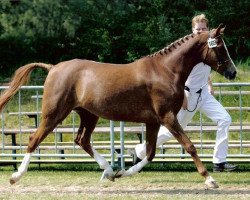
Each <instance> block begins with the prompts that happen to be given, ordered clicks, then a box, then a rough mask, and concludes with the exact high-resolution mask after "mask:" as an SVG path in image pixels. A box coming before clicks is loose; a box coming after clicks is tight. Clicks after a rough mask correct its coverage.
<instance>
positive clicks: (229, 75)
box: [224, 71, 237, 80]
mask: <svg viewBox="0 0 250 200" xmlns="http://www.w3.org/2000/svg"><path fill="white" fill-rule="evenodd" d="M236 74H237V72H236V71H233V72H231V71H226V72H225V73H224V76H225V78H227V79H229V80H234V79H235V77H236Z"/></svg>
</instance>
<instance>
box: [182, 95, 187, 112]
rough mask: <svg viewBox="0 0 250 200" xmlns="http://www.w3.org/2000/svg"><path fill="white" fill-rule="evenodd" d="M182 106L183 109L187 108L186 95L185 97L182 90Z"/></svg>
mask: <svg viewBox="0 0 250 200" xmlns="http://www.w3.org/2000/svg"><path fill="white" fill-rule="evenodd" d="M182 108H183V110H187V108H188V102H187V97H186V93H185V92H184V98H183V102H182Z"/></svg>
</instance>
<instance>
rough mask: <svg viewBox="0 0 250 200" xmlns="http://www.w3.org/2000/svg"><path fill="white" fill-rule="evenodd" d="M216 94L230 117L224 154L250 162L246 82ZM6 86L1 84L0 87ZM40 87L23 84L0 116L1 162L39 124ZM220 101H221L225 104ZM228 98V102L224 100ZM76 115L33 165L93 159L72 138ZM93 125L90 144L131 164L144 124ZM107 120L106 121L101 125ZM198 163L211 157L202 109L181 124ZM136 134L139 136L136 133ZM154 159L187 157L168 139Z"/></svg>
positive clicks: (15, 158)
mask: <svg viewBox="0 0 250 200" xmlns="http://www.w3.org/2000/svg"><path fill="white" fill-rule="evenodd" d="M213 85H214V88H215V89H216V92H215V95H216V97H217V99H218V100H219V101H221V103H222V104H223V105H224V107H225V108H226V109H227V110H228V112H229V113H230V114H231V116H233V117H232V118H233V123H232V125H231V127H230V134H229V135H230V142H229V154H228V158H229V159H231V161H234V160H235V161H237V162H239V161H243V162H250V150H249V149H250V148H249V147H250V121H249V120H250V98H249V96H250V83H214V84H213ZM6 88H7V87H6V86H0V92H1V90H4V89H6ZM42 93H43V86H23V87H21V89H20V90H19V92H18V94H17V95H16V96H15V98H14V99H13V100H12V101H11V102H9V104H8V105H7V106H6V108H5V109H4V111H3V112H2V113H1V115H0V124H1V125H0V131H1V137H0V165H1V164H13V165H16V163H18V162H21V159H22V157H23V155H24V153H25V150H26V149H27V142H28V137H29V134H31V133H33V132H34V131H35V130H36V127H37V126H38V125H39V120H40V118H39V117H40V114H41V95H42ZM224 101H225V103H224ZM228 101H229V102H230V103H228ZM77 118H78V116H77V115H76V114H75V113H74V112H72V113H71V114H70V116H68V117H67V120H66V121H67V122H66V123H64V122H63V124H61V125H60V126H58V127H57V128H56V129H55V130H54V131H53V132H52V133H51V134H50V135H49V137H48V139H46V140H45V141H44V142H42V144H41V145H40V146H39V147H38V148H37V150H36V152H35V154H34V156H33V157H34V159H33V160H32V162H34V163H54V162H72V163H75V162H93V161H94V160H93V159H91V158H90V156H89V155H87V154H86V153H85V152H84V151H83V150H81V149H80V147H79V146H77V145H75V143H74V138H75V137H76V134H77V130H78V122H79V121H78V119H77ZM108 123H109V124H108V125H105V126H103V125H101V124H99V125H98V127H96V129H95V131H94V134H93V140H92V145H93V146H94V148H96V149H97V150H98V151H99V152H100V153H101V154H102V155H103V156H104V157H106V158H107V159H108V160H109V161H110V162H111V164H112V166H115V165H116V164H117V165H119V167H121V168H124V167H125V164H126V162H131V161H132V157H131V155H130V154H129V152H131V150H133V149H134V147H135V145H136V144H137V143H139V142H142V141H143V140H144V133H145V126H144V125H143V124H130V123H124V122H118V123H117V122H113V121H110V122H108ZM106 124H107V123H106ZM186 132H187V134H188V135H189V137H190V138H191V140H192V141H193V142H194V144H195V146H196V147H197V149H198V153H199V155H200V157H201V158H202V160H203V161H206V160H207V161H211V160H212V154H213V147H214V143H215V139H214V138H215V132H216V124H213V123H212V122H210V121H209V120H208V119H206V118H205V117H204V116H202V114H201V113H197V114H196V115H195V117H194V121H192V122H191V123H190V125H189V126H188V127H187V128H186ZM137 136H138V137H137ZM154 160H155V161H159V162H164V161H168V162H170V161H176V160H178V161H185V162H187V161H190V156H189V155H188V154H186V153H185V151H184V150H183V148H182V147H181V146H180V145H179V144H178V143H177V142H176V141H175V140H172V141H170V142H168V143H166V144H164V145H162V146H161V147H159V148H158V149H157V152H156V158H155V159H154Z"/></svg>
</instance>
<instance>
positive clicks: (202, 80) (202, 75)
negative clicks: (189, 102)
mask: <svg viewBox="0 0 250 200" xmlns="http://www.w3.org/2000/svg"><path fill="white" fill-rule="evenodd" d="M210 72H211V67H210V66H208V65H206V64H204V63H203V62H200V63H198V64H197V65H195V66H194V68H193V69H192V71H191V73H190V75H189V76H188V79H187V81H186V83H185V85H186V86H187V87H189V89H190V92H196V91H198V90H199V89H200V88H202V90H203V91H204V90H207V91H208V85H207V84H208V79H209V75H210Z"/></svg>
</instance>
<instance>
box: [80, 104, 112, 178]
mask: <svg viewBox="0 0 250 200" xmlns="http://www.w3.org/2000/svg"><path fill="white" fill-rule="evenodd" d="M76 112H77V113H78V114H79V116H80V119H81V123H80V127H79V129H78V133H77V136H76V139H75V143H76V144H78V145H79V146H81V147H82V148H83V149H84V150H85V151H86V152H87V153H88V154H89V155H90V156H91V157H93V158H94V159H95V161H96V162H97V163H98V164H99V166H100V168H101V169H104V172H103V175H102V177H101V180H103V179H104V178H107V179H109V180H111V181H114V176H113V169H112V167H111V166H110V165H109V163H108V161H106V160H105V158H104V157H102V156H101V155H100V154H99V153H98V152H97V151H96V150H95V149H94V148H93V147H92V146H91V144H90V140H91V134H92V132H93V131H94V128H95V126H96V123H97V121H98V118H99V117H98V116H96V115H94V114H92V113H90V112H88V111H87V110H84V109H82V108H77V109H76Z"/></svg>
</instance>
